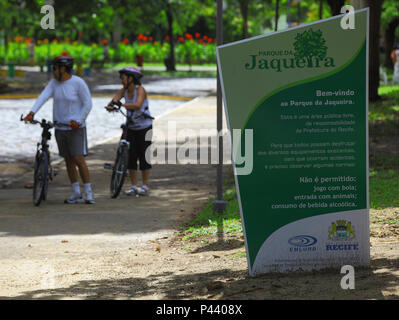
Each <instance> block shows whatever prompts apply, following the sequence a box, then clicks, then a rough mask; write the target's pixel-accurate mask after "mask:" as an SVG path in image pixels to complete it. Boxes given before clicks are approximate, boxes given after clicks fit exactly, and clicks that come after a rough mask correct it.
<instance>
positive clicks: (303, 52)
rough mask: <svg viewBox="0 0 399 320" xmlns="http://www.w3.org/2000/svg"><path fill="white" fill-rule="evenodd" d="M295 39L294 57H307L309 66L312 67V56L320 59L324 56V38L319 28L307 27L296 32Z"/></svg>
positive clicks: (325, 48)
mask: <svg viewBox="0 0 399 320" xmlns="http://www.w3.org/2000/svg"><path fill="white" fill-rule="evenodd" d="M295 40H296V41H295V42H294V48H295V58H297V59H307V61H308V66H309V67H312V58H313V57H317V58H319V59H320V60H323V59H324V58H325V57H326V54H327V47H326V46H325V45H324V44H325V43H326V40H325V39H324V38H323V33H322V32H321V30H317V31H313V29H309V30H307V31H304V32H302V33H298V34H297V35H296V37H295Z"/></svg>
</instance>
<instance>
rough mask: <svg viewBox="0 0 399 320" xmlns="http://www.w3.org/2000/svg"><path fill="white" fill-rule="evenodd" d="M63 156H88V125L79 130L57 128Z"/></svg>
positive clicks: (56, 131)
mask: <svg viewBox="0 0 399 320" xmlns="http://www.w3.org/2000/svg"><path fill="white" fill-rule="evenodd" d="M55 139H56V140H57V145H58V152H59V154H60V156H61V157H64V158H65V157H75V156H81V155H83V156H87V135H86V127H84V128H79V129H77V130H55Z"/></svg>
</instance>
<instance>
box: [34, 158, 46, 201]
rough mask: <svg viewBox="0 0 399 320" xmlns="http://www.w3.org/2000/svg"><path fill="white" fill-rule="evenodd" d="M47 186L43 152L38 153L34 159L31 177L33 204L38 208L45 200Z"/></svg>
mask: <svg viewBox="0 0 399 320" xmlns="http://www.w3.org/2000/svg"><path fill="white" fill-rule="evenodd" d="M47 184H48V157H47V153H45V152H38V153H37V154H36V158H35V170H34V175H33V204H34V205H35V206H39V205H40V202H41V201H42V200H43V199H44V198H45V195H46V192H47Z"/></svg>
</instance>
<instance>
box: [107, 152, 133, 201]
mask: <svg viewBox="0 0 399 320" xmlns="http://www.w3.org/2000/svg"><path fill="white" fill-rule="evenodd" d="M128 159H129V153H128V147H127V146H126V145H122V146H120V147H119V148H118V151H117V154H116V159H115V163H114V167H113V169H112V176H111V198H116V197H118V195H119V193H120V192H121V189H122V187H123V183H124V182H125V177H126V172H127V165H128Z"/></svg>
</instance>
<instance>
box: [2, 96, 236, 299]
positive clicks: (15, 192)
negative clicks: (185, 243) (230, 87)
mask: <svg viewBox="0 0 399 320" xmlns="http://www.w3.org/2000/svg"><path fill="white" fill-rule="evenodd" d="M171 121H173V123H175V124H176V129H177V133H179V132H181V131H180V130H181V129H191V130H193V131H192V132H191V134H194V133H196V132H199V129H201V128H202V129H212V128H215V126H216V97H215V96H208V97H203V98H199V99H195V100H193V101H190V102H187V103H186V104H185V105H184V106H182V107H179V108H177V109H175V110H173V111H172V112H171V113H169V114H167V115H164V116H163V117H160V118H159V119H157V120H156V121H155V123H154V127H155V128H157V129H159V130H161V129H162V130H166V129H167V128H168V123H170V122H171ZM168 141H169V142H170V144H169V145H168V148H169V149H168V151H169V150H170V149H171V148H173V147H174V146H176V147H177V148H179V147H180V146H181V145H182V144H183V143H184V141H180V142H179V141H177V143H176V144H175V142H174V141H175V137H174V136H172V135H171V136H170V137H168ZM156 142H158V143H159V141H156ZM116 144H117V139H111V140H109V141H107V142H106V143H104V144H102V145H99V146H96V147H94V148H92V150H90V154H89V156H88V157H87V162H88V165H89V168H90V170H91V178H92V184H93V188H94V191H95V195H96V204H95V205H83V204H82V205H64V204H63V199H64V198H65V197H66V196H67V195H69V193H70V185H69V183H68V181H67V177H66V172H65V166H64V164H63V162H62V163H60V164H59V165H58V167H59V175H57V176H56V178H55V181H53V182H52V183H51V185H50V189H49V194H48V201H46V202H44V203H43V204H42V205H41V206H40V207H34V206H33V205H32V201H31V198H32V196H31V193H32V190H29V189H24V188H23V186H24V185H25V183H29V182H31V175H32V174H31V173H27V174H24V175H23V176H21V179H20V180H18V181H17V182H15V183H13V184H12V185H11V186H10V187H8V188H6V189H0V203H1V205H0V238H1V239H0V241H1V246H0V297H2V296H3V297H7V296H10V294H11V295H15V296H17V295H19V294H20V293H21V292H23V291H26V290H34V289H39V288H40V277H41V275H42V274H43V272H45V271H43V270H46V268H47V267H48V266H52V267H54V268H61V269H62V268H65V270H67V269H68V268H69V267H71V266H73V265H74V263H75V262H76V261H79V260H84V259H88V260H90V259H92V260H93V261H94V260H96V261H97V260H98V259H99V257H102V258H104V257H109V256H110V255H112V254H113V253H114V252H115V251H116V250H125V249H126V250H128V249H129V248H134V247H137V246H140V245H141V244H142V243H144V242H146V241H150V240H154V239H159V238H162V237H170V236H171V235H172V234H173V233H175V232H176V230H177V229H178V228H179V227H180V226H181V225H182V223H184V222H186V221H187V220H189V219H190V218H191V217H192V216H193V214H194V213H195V212H196V211H197V210H198V209H199V208H200V207H202V206H203V205H204V204H205V203H206V202H207V200H208V198H209V197H210V196H213V195H215V193H216V187H215V182H216V167H215V165H212V164H202V165H200V164H188V165H182V164H166V165H161V164H158V165H157V164H156V165H154V168H153V171H152V176H151V180H150V187H151V195H150V196H149V197H140V198H135V197H129V196H126V195H124V194H122V195H121V196H120V197H119V198H118V199H110V196H109V187H108V186H109V180H110V172H108V171H106V170H105V169H103V164H104V162H112V161H113V158H114V154H115V150H116ZM228 152H229V150H228V149H227V150H225V153H226V155H228ZM227 158H228V157H227ZM225 171H228V170H227V169H226V170H225ZM128 186H129V184H128V183H126V184H125V189H126V188H127V187H128ZM66 245H67V247H68V249H67V251H66ZM104 259H105V258H104ZM98 263H99V262H98Z"/></svg>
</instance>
